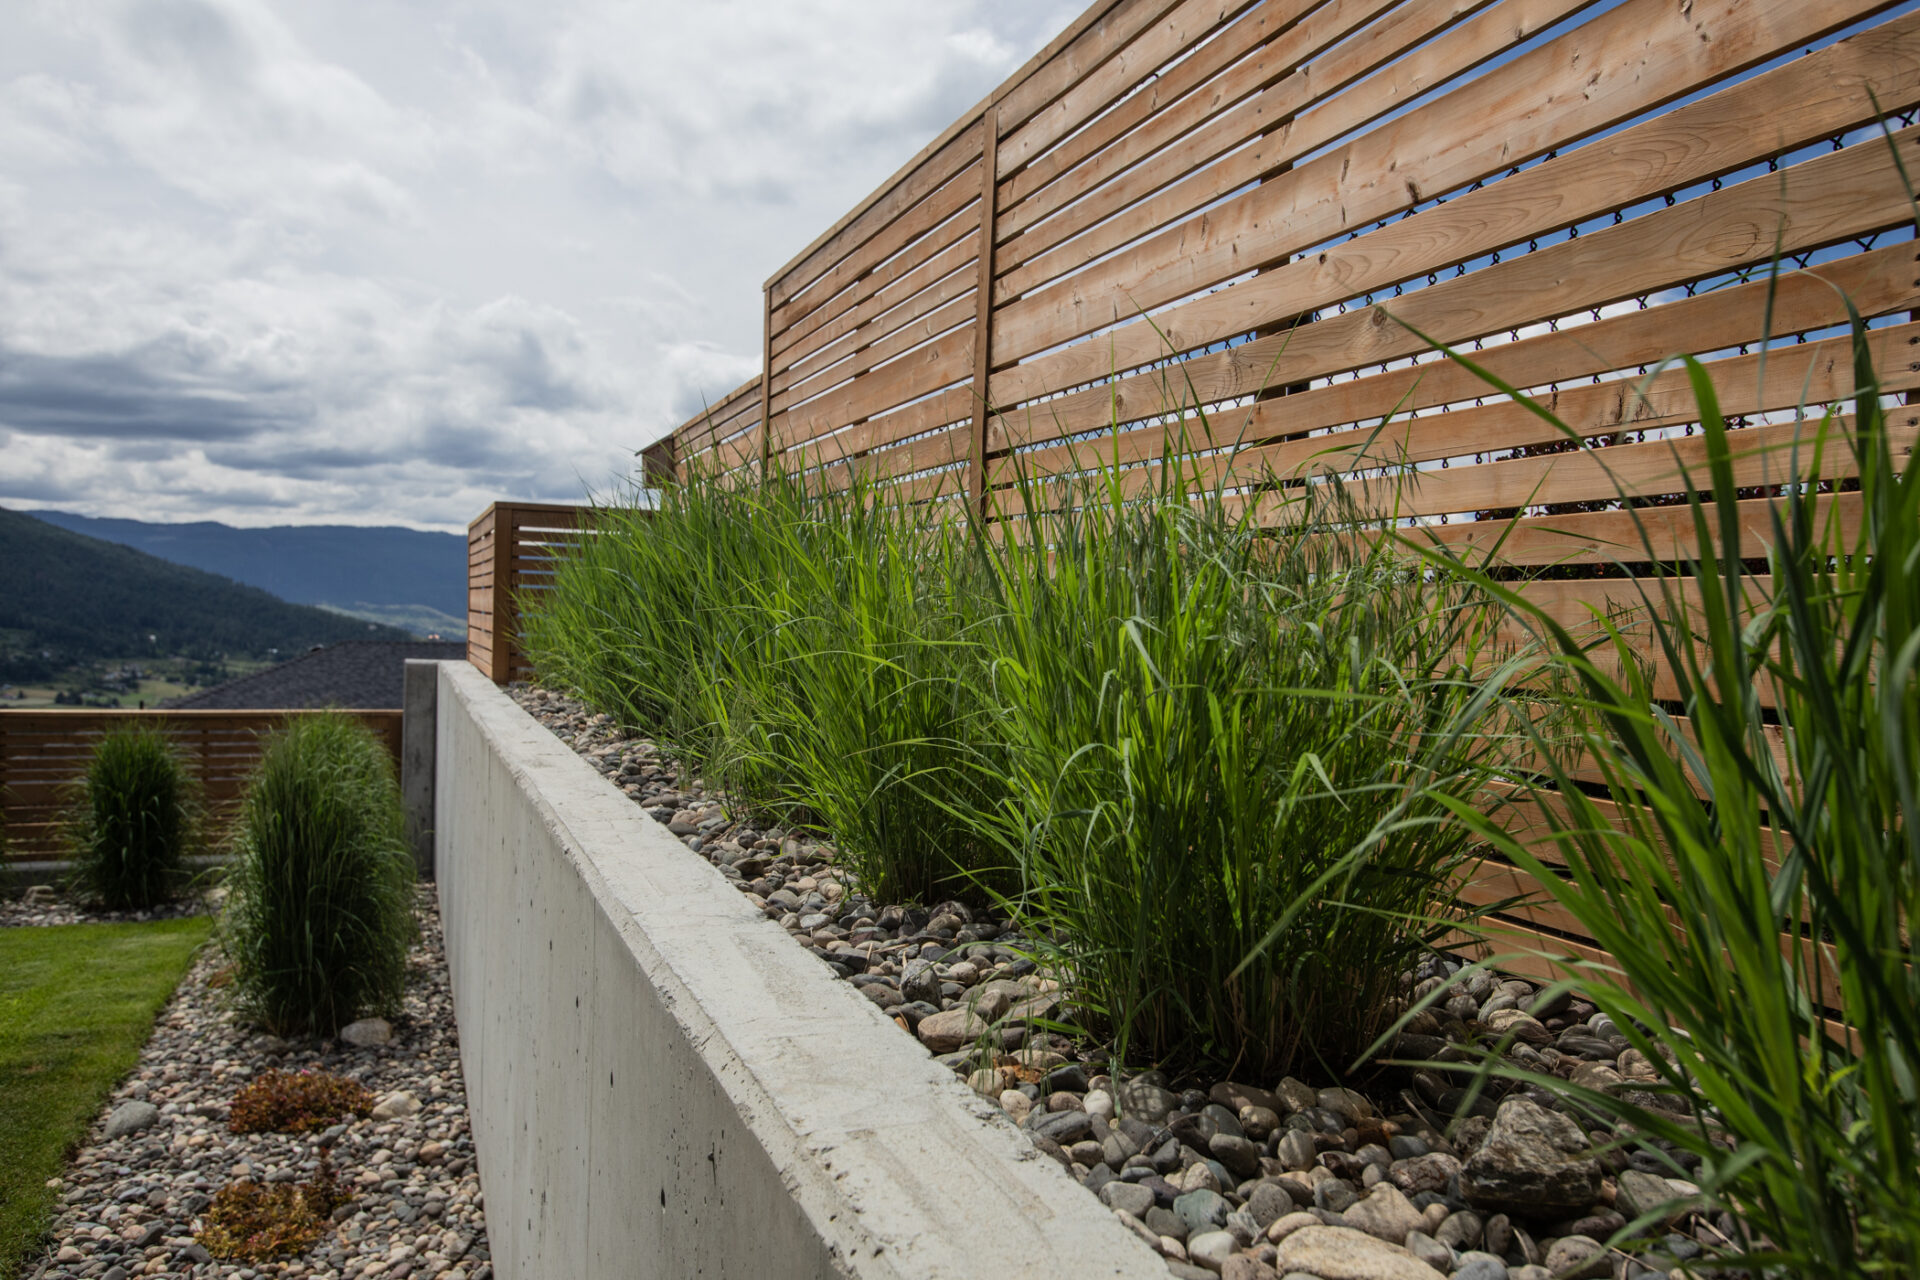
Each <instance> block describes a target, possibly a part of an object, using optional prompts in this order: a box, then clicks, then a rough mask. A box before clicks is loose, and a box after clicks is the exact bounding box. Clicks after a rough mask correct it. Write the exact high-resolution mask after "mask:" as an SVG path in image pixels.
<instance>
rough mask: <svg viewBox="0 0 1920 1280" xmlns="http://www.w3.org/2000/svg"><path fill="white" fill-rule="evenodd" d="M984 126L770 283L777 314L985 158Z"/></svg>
mask: <svg viewBox="0 0 1920 1280" xmlns="http://www.w3.org/2000/svg"><path fill="white" fill-rule="evenodd" d="M978 128H979V125H978V122H977V121H975V122H973V123H970V124H967V125H965V126H963V127H961V128H960V129H959V131H958V132H957V133H955V134H954V135H953V137H951V138H950V139H949V140H948V141H946V142H945V143H943V144H941V145H940V148H939V150H938V151H936V152H935V153H933V154H931V155H928V156H927V157H925V158H924V159H922V160H921V161H920V162H919V163H918V164H916V165H914V166H913V168H912V171H911V172H910V173H907V174H904V175H899V176H898V177H897V180H896V181H895V183H894V184H893V186H892V188H891V189H890V190H888V192H887V193H886V195H884V196H883V197H881V198H880V199H879V200H878V201H876V202H873V203H871V204H869V205H868V206H867V207H866V209H864V210H863V211H861V212H860V213H858V214H857V215H856V216H855V218H854V221H853V222H851V223H848V224H846V225H844V226H842V227H841V228H840V230H839V231H838V232H833V233H829V238H828V239H826V240H825V242H824V243H821V244H819V245H818V246H817V247H815V248H814V249H812V250H811V251H809V252H807V253H806V254H805V255H803V257H802V258H800V259H798V260H796V261H794V262H792V263H789V264H788V265H787V266H786V267H785V268H784V269H783V270H782V271H781V272H780V273H779V274H778V275H776V276H774V277H773V278H772V279H771V280H769V281H768V282H767V295H768V297H769V299H770V300H771V301H772V303H773V305H774V307H775V308H776V309H778V308H782V307H785V306H787V305H788V304H789V303H791V302H792V301H793V300H794V298H795V297H796V296H797V295H798V294H799V293H800V291H801V290H803V289H807V288H809V287H811V286H814V285H817V284H818V283H819V282H820V281H821V280H823V279H825V278H826V277H827V276H828V275H829V274H831V273H832V272H833V270H834V268H835V267H837V266H838V265H839V264H840V263H842V262H844V261H845V260H846V259H847V257H848V256H850V255H851V254H853V253H855V252H858V251H859V250H861V249H864V248H866V247H867V246H868V245H869V244H870V243H871V242H872V240H873V238H874V237H875V236H877V235H879V234H881V233H882V232H884V231H886V230H887V229H888V228H891V227H894V226H896V225H897V224H898V223H899V222H900V220H901V219H902V218H904V217H906V216H908V215H910V214H911V213H912V212H913V210H914V209H915V207H917V206H919V205H921V204H924V203H925V202H926V201H927V200H928V199H929V198H930V197H931V196H932V195H933V194H934V193H935V192H937V191H939V190H940V189H941V188H942V187H944V186H946V185H947V184H948V183H949V182H951V181H952V180H953V178H954V175H956V174H958V173H959V172H960V171H961V170H962V169H964V168H965V167H966V166H967V165H968V164H970V163H972V161H973V159H974V158H975V157H976V156H978V155H979V154H980V139H979V137H978V136H977V130H978Z"/></svg>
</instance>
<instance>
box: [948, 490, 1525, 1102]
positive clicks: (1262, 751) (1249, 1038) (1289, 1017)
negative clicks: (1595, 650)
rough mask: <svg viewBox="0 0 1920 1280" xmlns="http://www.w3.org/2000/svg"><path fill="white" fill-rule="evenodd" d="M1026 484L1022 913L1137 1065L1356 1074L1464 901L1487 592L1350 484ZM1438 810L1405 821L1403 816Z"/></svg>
mask: <svg viewBox="0 0 1920 1280" xmlns="http://www.w3.org/2000/svg"><path fill="white" fill-rule="evenodd" d="M1179 467H1180V463H1179V460H1178V459H1177V458H1176V459H1172V460H1170V461H1169V464H1168V465H1167V467H1165V468H1164V469H1163V475H1162V480H1161V482H1160V485H1159V487H1158V488H1157V489H1156V490H1155V491H1154V492H1152V493H1150V494H1147V495H1144V496H1135V497H1131V498H1127V497H1123V496H1122V494H1123V484H1122V476H1121V475H1120V473H1118V472H1117V471H1114V470H1111V469H1109V470H1107V471H1106V472H1105V473H1104V474H1100V473H1096V476H1095V478H1094V479H1093V480H1092V482H1091V483H1084V484H1079V485H1067V486H1059V485H1054V486H1042V485H1038V484H1033V485H1029V486H1027V491H1026V492H1025V493H1024V494H1023V495H1022V498H1021V502H1020V507H1021V510H1020V512H1019V515H1018V517H1017V520H1018V522H1019V523H1021V524H1024V525H1026V526H1027V527H1028V528H1029V529H1030V530H1031V532H1032V536H1028V537H1009V538H1005V539H1002V540H1000V541H999V542H998V543H997V544H996V548H995V551H994V555H995V560H996V573H995V580H996V581H997V582H998V583H999V584H1000V585H1001V588H1002V589H1003V590H1004V591H1005V593H1006V607H1005V609H1004V610H1003V611H1002V612H1001V613H1000V614H999V616H998V618H997V620H996V621H995V624H994V627H993V633H992V638H991V640H990V642H989V643H988V645H987V648H988V650H989V652H990V654H991V660H990V664H989V673H990V678H991V682H992V689H993V694H994V697H993V707H994V721H993V725H992V734H993V737H994V741H995V744H996V751H995V753H994V759H995V761H998V762H1000V763H999V764H997V765H995V764H992V763H989V762H983V764H982V768H983V769H991V768H996V767H998V768H1003V769H1004V774H1002V775H1001V776H1000V777H999V778H997V781H998V782H999V784H1000V790H1002V792H1003V793H1004V794H1005V796H1006V800H1005V801H1004V803H1003V804H1002V805H1001V807H1000V808H999V810H998V811H997V812H996V813H995V814H994V815H993V816H994V818H995V823H994V829H995V832H996V834H998V835H999V836H1000V837H1001V838H1003V839H1004V840H1005V841H1006V842H1007V848H1008V850H1009V854H1010V856H1011V857H1012V858H1013V860H1014V861H1015V862H1016V864H1017V866H1018V868H1019V883H1020V886H1021V888H1020V891H1019V893H1018V894H1017V896H1015V897H1013V898H1012V899H1011V900H1010V903H1009V906H1010V908H1011V909H1012V910H1013V911H1014V912H1015V913H1016V914H1017V915H1018V916H1019V917H1020V918H1021V919H1022V920H1023V921H1025V922H1028V923H1029V925H1030V926H1031V927H1032V928H1033V932H1034V936H1036V937H1038V938H1040V939H1042V940H1043V942H1042V947H1043V950H1044V951H1046V952H1047V953H1049V954H1048V959H1049V960H1050V962H1051V963H1052V965H1053V966H1054V967H1055V968H1056V969H1058V970H1059V971H1060V972H1063V973H1067V974H1071V975H1072V976H1073V987H1074V995H1075V999H1076V1000H1078V1001H1079V1002H1081V1004H1082V1005H1083V1006H1084V1007H1085V1008H1086V1009H1087V1010H1088V1011H1089V1013H1090V1014H1091V1015H1092V1018H1093V1025H1094V1026H1095V1027H1096V1028H1098V1029H1099V1030H1101V1031H1103V1032H1104V1033H1105V1034H1107V1035H1109V1036H1110V1037H1111V1038H1112V1039H1113V1041H1114V1043H1115V1046H1116V1048H1117V1050H1118V1051H1119V1052H1120V1054H1121V1056H1122V1057H1123V1058H1127V1059H1132V1060H1140V1061H1152V1062H1173V1063H1178V1064H1183V1065H1189V1066H1191V1065H1199V1064H1205V1065H1207V1066H1210V1067H1212V1068H1215V1069H1219V1070H1223V1071H1227V1072H1231V1073H1238V1074H1241V1075H1243V1076H1247V1077H1260V1078H1267V1079H1272V1078H1275V1077H1277V1076H1279V1075H1281V1074H1284V1073H1286V1072H1288V1071H1291V1070H1294V1069H1295V1068H1296V1066H1298V1067H1299V1068H1300V1069H1303V1070H1309V1071H1312V1072H1314V1073H1316V1074H1323V1075H1324V1074H1327V1073H1334V1074H1343V1073H1344V1072H1345V1071H1346V1070H1347V1068H1348V1067H1349V1065H1350V1064H1352V1063H1353V1062H1354V1060H1355V1058H1356V1057H1357V1056H1358V1055H1359V1052H1360V1050H1361V1049H1362V1048H1364V1047H1365V1046H1366V1045H1367V1044H1368V1043H1369V1042H1370V1041H1371V1040H1372V1039H1373V1038H1374V1036H1375V1034H1376V1033H1377V1032H1378V1031H1379V1029H1380V1028H1382V1027H1384V1026H1385V1025H1387V1024H1388V1023H1390V1022H1391V1021H1392V1019H1393V1017H1394V1015H1395V1013H1396V1012H1397V1008H1396V1005H1395V996H1396V989H1397V982H1398V979H1399V977H1400V975H1401V974H1403V973H1405V972H1407V971H1408V970H1409V969H1411V968H1412V967H1413V965H1414V963H1415V962H1416V961H1417V959H1418V958H1419V957H1420V955H1421V954H1423V952H1424V950H1425V948H1426V947H1427V946H1428V945H1429V943H1430V942H1431V941H1432V940H1433V938H1434V937H1435V936H1436V935H1437V934H1438V933H1439V932H1441V928H1440V927H1439V926H1437V925H1435V924H1434V923H1433V917H1434V915H1435V914H1436V913H1437V912H1439V911H1440V910H1442V909H1444V908H1453V907H1454V906H1455V905H1456V904H1455V898H1454V882H1455V873H1456V872H1457V871H1458V870H1459V869H1460V867H1461V865H1462V863H1463V861H1464V859H1465V858H1466V856H1467V852H1468V847H1469V844H1470V841H1469V840H1468V838H1467V836H1466V834H1465V833H1464V832H1463V831H1462V830H1460V829H1459V828H1458V827H1457V826H1455V825H1454V824H1451V823H1447V822H1442V821H1440V820H1439V819H1440V818H1441V816H1442V815H1443V814H1444V812H1445V811H1444V810H1443V809H1442V808H1441V806H1440V805H1439V803H1438V802H1437V800H1435V799H1434V798H1433V797H1434V794H1436V793H1438V792H1444V793H1446V794H1457V795H1471V794H1473V793H1474V792H1475V791H1476V789H1477V788H1478V786H1479V782H1480V779H1481V778H1482V777H1483V776H1484V772H1485V769H1486V767H1487V762H1486V756H1487V753H1486V751H1485V749H1484V747H1483V744H1481V743H1480V742H1478V741H1475V740H1471V739H1468V738H1465V737H1462V738H1459V739H1455V740H1454V741H1453V742H1452V743H1450V744H1447V749H1445V750H1442V749H1441V747H1442V743H1443V737H1444V735H1443V734H1442V733H1441V731H1442V730H1443V729H1444V728H1446V726H1447V725H1448V724H1449V722H1451V721H1452V720H1454V719H1455V718H1456V717H1457V716H1458V715H1460V714H1461V712H1462V710H1463V708H1464V707H1465V705H1466V704H1467V703H1468V702H1469V700H1470V699H1471V698H1472V697H1473V696H1474V691H1475V687H1474V685H1473V684H1472V683H1471V681H1469V680H1466V679H1464V678H1463V677H1464V675H1465V673H1466V671H1467V669H1468V666H1469V665H1470V664H1471V662H1472V661H1473V660H1474V657H1475V655H1476V654H1477V653H1478V652H1479V651H1480V650H1481V649H1483V648H1484V647H1485V646H1486V644H1487V642H1488V640H1489V637H1490V625H1491V621H1492V617H1491V614H1490V613H1489V612H1488V611H1487V610H1486V609H1485V608H1484V606H1483V605H1481V604H1480V603H1479V602H1478V601H1477V599H1476V598H1475V595H1474V593H1473V592H1472V591H1470V590H1467V589H1464V588H1463V587H1462V586H1461V585H1460V584H1459V583H1458V582H1457V581H1455V580H1452V579H1449V578H1446V577H1444V576H1442V575H1436V574H1431V573H1423V572H1420V571H1419V570H1418V569H1417V568H1415V567H1412V566H1410V565H1409V563H1408V559H1407V557H1405V556H1404V555H1396V554H1393V553H1391V552H1390V550H1389V549H1388V548H1387V547H1386V545H1385V542H1384V541H1383V540H1379V539H1375V538H1372V537H1368V536H1365V535H1364V534H1359V535H1349V534H1341V533H1338V532H1335V531H1336V530H1340V529H1343V528H1351V527H1353V526H1354V525H1356V524H1360V525H1365V524H1369V523H1371V522H1372V520H1373V518H1374V517H1372V516H1371V515H1369V514H1368V513H1362V512H1358V511H1356V510H1354V509H1352V507H1351V505H1350V504H1349V503H1347V501H1346V499H1345V497H1344V495H1343V493H1342V491H1341V490H1340V488H1339V487H1338V486H1337V485H1330V484H1329V485H1313V486H1307V487H1304V488H1298V489H1293V490H1286V489H1282V488H1278V487H1266V488H1264V490H1255V491H1254V492H1257V493H1261V495H1262V496H1261V499H1260V500H1258V501H1248V500H1245V499H1244V497H1243V498H1242V499H1241V500H1237V501H1236V500H1234V499H1231V498H1230V497H1229V496H1228V495H1226V494H1225V493H1223V492H1222V491H1220V490H1219V489H1217V488H1216V489H1214V490H1212V491H1208V490H1206V489H1203V488H1202V487H1201V486H1200V485H1199V484H1198V482H1197V481H1192V480H1185V479H1182V478H1181V477H1180V476H1179V475H1178V470H1179ZM1403 796H1411V797H1413V798H1412V799H1411V800H1410V802H1409V803H1408V804H1407V805H1406V806H1405V807H1404V809H1403V810H1402V811H1401V813H1400V814H1399V817H1398V820H1397V821H1396V822H1394V823H1392V824H1382V823H1381V822H1380V814H1381V813H1382V812H1384V811H1387V810H1391V809H1393V808H1394V806H1395V803H1396V801H1398V800H1400V799H1401V798H1402V797H1403Z"/></svg>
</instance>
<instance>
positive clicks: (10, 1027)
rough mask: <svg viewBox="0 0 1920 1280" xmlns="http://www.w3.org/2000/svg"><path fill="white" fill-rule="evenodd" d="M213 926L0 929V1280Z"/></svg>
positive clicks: (188, 922)
mask: <svg viewBox="0 0 1920 1280" xmlns="http://www.w3.org/2000/svg"><path fill="white" fill-rule="evenodd" d="M211 928H212V922H211V921H210V920H208V919H206V918H205V917H193V918H190V919H185V920H166V921H160V922H157V923H154V924H77V925H58V926H52V927H48V928H22V929H4V930H0V1280H14V1278H15V1277H16V1276H17V1275H18V1274H19V1273H20V1268H21V1267H22V1266H23V1265H24V1263H25V1262H26V1261H27V1259H28V1258H30V1257H31V1256H32V1254H33V1252H34V1251H35V1249H36V1248H37V1247H38V1245H39V1244H40V1240H41V1235H42V1233H43V1232H44V1231H45V1230H46V1226H47V1217H48V1213H49V1211H50V1210H51V1208H52V1206H53V1202H54V1199H55V1193H54V1192H53V1191H50V1190H49V1189H48V1188H47V1185H46V1184H47V1180H48V1179H49V1178H53V1177H57V1176H59V1174H60V1172H61V1170H62V1169H63V1167H64V1166H65V1162H66V1158H67V1154H68V1152H69V1151H71V1150H72V1148H73V1147H74V1145H75V1144H76V1143H78V1142H79V1141H80V1139H81V1138H82V1137H84V1136H85V1134H86V1129H87V1124H88V1122H89V1121H91V1120H92V1119H93V1117H94V1116H95V1115H96V1114H97V1113H98V1112H99V1110H100V1105H101V1103H102V1102H103V1101H104V1100H105V1099H106V1096H107V1093H108V1091H109V1090H111V1089H112V1087H113V1085H114V1083H115V1082H116V1081H118V1080H119V1079H120V1078H121V1077H122V1076H124V1075H125V1074H126V1073H127V1072H128V1071H129V1070H131V1069H132V1067H133V1065H134V1063H135V1062H136V1061H137V1060H138V1059H139V1056H140V1047H141V1045H143V1044H145V1043H146V1040H147V1035H148V1033H149V1032H150V1031H151V1030H152V1029H153V1020H154V1017H155V1015H157V1014H158V1013H159V1011H160V1007H161V1005H163V1004H165V1003H166V1000H167V997H168V996H169V995H171V994H172V993H173V989H174V988H175V987H176V986H178V985H179V983H180V979H181V978H182V977H183V976H184V975H185V973H186V971H187V965H188V962H189V961H190V960H191V959H192V958H193V953H194V950H195V948H197V947H198V946H199V945H200V944H201V943H202V942H205V941H206V939H207V935H208V933H209V932H210V930H211Z"/></svg>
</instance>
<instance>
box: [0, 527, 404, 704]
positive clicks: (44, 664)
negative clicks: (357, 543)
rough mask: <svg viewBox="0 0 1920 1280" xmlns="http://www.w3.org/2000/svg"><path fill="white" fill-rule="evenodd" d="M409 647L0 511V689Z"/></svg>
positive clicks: (381, 630)
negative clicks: (150, 660) (60, 676)
mask: <svg viewBox="0 0 1920 1280" xmlns="http://www.w3.org/2000/svg"><path fill="white" fill-rule="evenodd" d="M236 532H237V531H236ZM408 638H409V637H408V635H407V633H405V632H403V631H400V630H398V629H396V628H393V627H388V626H383V625H381V624H378V623H369V622H365V621H362V620H360V619H357V618H350V617H346V616H343V615H341V614H339V613H335V612H331V611H329V610H326V609H319V608H314V607H311V606H308V605H302V604H289V603H287V602H286V601H285V600H280V599H276V598H275V597H274V596H272V595H270V594H268V593H267V592H266V591H263V590H261V589H260V588H258V587H252V586H243V585H242V584H240V583H237V582H234V581H232V580H230V579H228V578H225V577H221V576H218V575H215V574H211V573H207V572H204V571H203V570H200V569H195V568H189V567H187V566H186V565H180V564H173V563H170V562H168V561H166V560H162V559H159V558H157V557H155V556H151V555H147V554H145V553H143V552H140V551H137V550H134V549H133V548H131V547H125V546H119V545H116V544H115V543H112V542H108V541H105V540H102V539H99V538H91V537H87V536H85V535H83V534H77V533H73V532H70V531H68V530H66V529H62V528H59V527H57V526H55V525H53V524H51V523H49V522H47V521H44V520H37V519H35V518H33V517H32V516H29V515H26V514H24V513H22V512H18V511H8V510H6V509H4V508H0V680H34V679H42V678H45V676H46V675H47V674H48V673H49V672H50V671H52V670H55V669H58V668H64V667H68V666H71V665H73V664H76V663H85V662H89V661H97V660H103V659H104V660H127V659H140V658H144V657H148V656H152V657H176V656H177V657H192V658H196V659H200V658H204V659H209V660H213V659H218V658H220V657H222V656H225V657H230V658H275V657H281V658H285V657H292V656H294V655H296V654H301V653H304V652H306V651H307V650H308V649H310V648H312V647H313V646H314V645H324V644H333V643H335V642H337V641H341V640H404V639H408Z"/></svg>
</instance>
